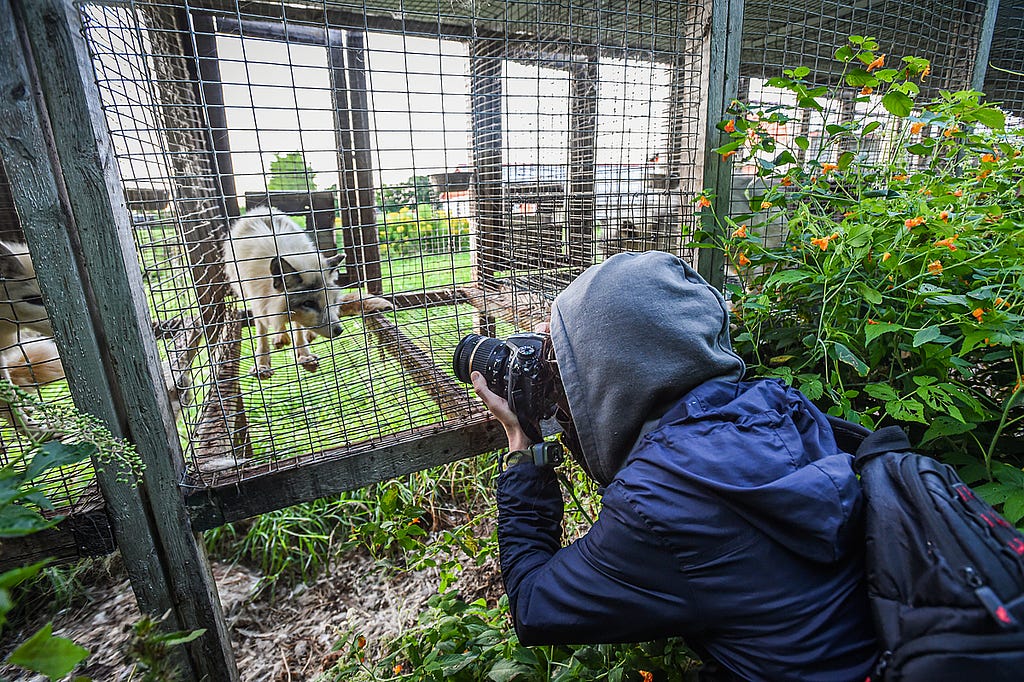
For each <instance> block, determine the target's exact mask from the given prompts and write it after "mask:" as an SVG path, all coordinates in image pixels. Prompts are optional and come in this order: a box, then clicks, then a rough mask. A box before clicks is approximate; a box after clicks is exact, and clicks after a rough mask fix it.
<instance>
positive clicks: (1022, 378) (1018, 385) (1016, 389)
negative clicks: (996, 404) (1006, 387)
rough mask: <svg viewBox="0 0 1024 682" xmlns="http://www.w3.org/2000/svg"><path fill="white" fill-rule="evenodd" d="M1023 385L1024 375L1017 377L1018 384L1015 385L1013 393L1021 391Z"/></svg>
mask: <svg viewBox="0 0 1024 682" xmlns="http://www.w3.org/2000/svg"><path fill="white" fill-rule="evenodd" d="M1021 384H1024V374H1022V375H1021V376H1019V377H1017V383H1015V384H1014V385H1013V392H1014V393H1016V392H1017V391H1019V390H1020V387H1021Z"/></svg>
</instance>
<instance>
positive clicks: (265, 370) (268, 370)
mask: <svg viewBox="0 0 1024 682" xmlns="http://www.w3.org/2000/svg"><path fill="white" fill-rule="evenodd" d="M250 374H252V375H253V376H254V377H259V378H260V379H269V378H270V377H272V376H274V368H273V367H271V366H270V365H263V366H261V365H256V366H255V367H253V368H252V372H250Z"/></svg>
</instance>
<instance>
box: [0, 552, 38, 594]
mask: <svg viewBox="0 0 1024 682" xmlns="http://www.w3.org/2000/svg"><path fill="white" fill-rule="evenodd" d="M48 563H50V560H49V559H43V560H42V561H39V562H36V563H34V564H32V565H31V566H19V567H17V568H12V569H11V570H9V571H4V572H3V573H0V589H5V590H9V589H10V588H12V587H14V586H15V585H20V584H21V583H23V582H25V581H26V580H28V579H29V578H34V577H36V576H37V575H39V571H41V570H43V568H44V567H45V566H46V564H48Z"/></svg>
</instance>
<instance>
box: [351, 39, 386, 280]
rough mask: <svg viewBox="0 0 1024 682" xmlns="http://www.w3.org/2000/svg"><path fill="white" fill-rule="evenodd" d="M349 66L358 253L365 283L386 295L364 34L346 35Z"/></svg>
mask: <svg viewBox="0 0 1024 682" xmlns="http://www.w3.org/2000/svg"><path fill="white" fill-rule="evenodd" d="M345 43H346V45H347V49H346V56H347V63H348V106H349V115H350V116H351V121H352V144H353V149H352V151H353V159H354V161H355V177H356V197H357V202H358V203H357V205H358V206H359V211H358V214H359V235H360V237H361V238H360V240H359V247H360V248H359V250H360V252H361V257H360V261H359V262H360V265H361V267H362V271H363V278H362V279H363V282H365V284H366V290H367V291H368V292H370V293H371V294H377V295H380V294H382V293H383V292H384V289H383V280H382V278H381V269H380V247H379V244H378V238H377V208H376V200H375V198H374V182H373V153H372V152H371V149H372V148H373V140H372V139H371V138H370V101H369V98H368V96H367V94H366V50H365V49H364V38H363V33H362V32H361V31H347V32H346V33H345Z"/></svg>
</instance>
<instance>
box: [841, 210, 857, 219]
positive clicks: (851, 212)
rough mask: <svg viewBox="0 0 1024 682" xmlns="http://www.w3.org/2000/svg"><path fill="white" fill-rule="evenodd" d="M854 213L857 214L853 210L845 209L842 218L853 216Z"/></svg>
mask: <svg viewBox="0 0 1024 682" xmlns="http://www.w3.org/2000/svg"><path fill="white" fill-rule="evenodd" d="M855 215H857V214H856V213H854V212H853V211H847V212H846V213H844V214H843V217H844V218H850V217H852V216H855Z"/></svg>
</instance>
